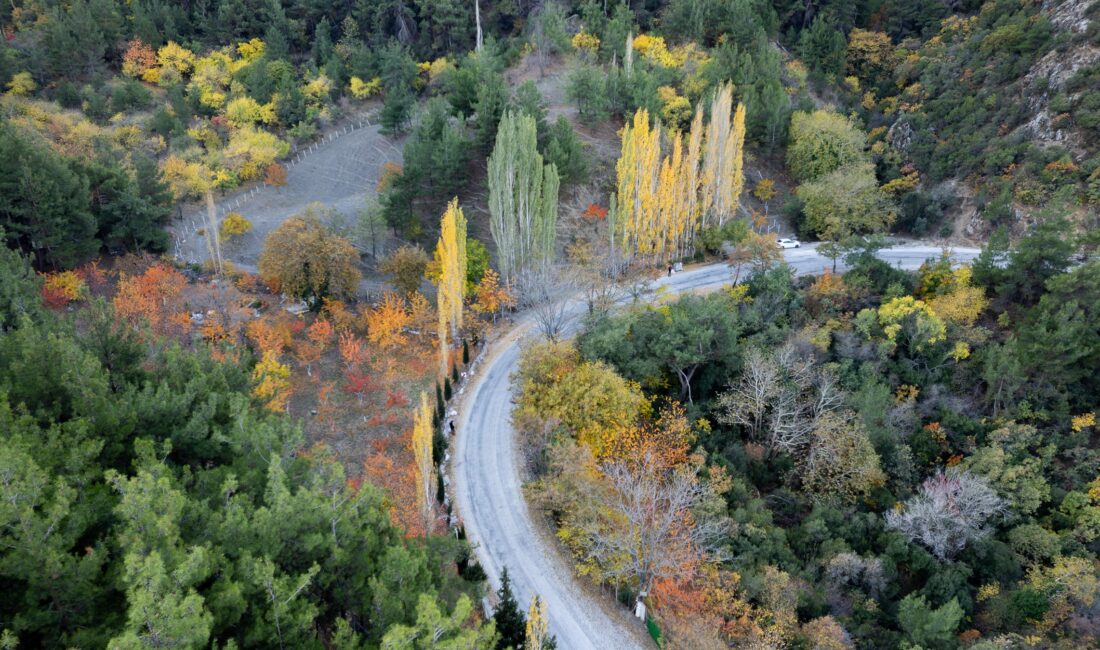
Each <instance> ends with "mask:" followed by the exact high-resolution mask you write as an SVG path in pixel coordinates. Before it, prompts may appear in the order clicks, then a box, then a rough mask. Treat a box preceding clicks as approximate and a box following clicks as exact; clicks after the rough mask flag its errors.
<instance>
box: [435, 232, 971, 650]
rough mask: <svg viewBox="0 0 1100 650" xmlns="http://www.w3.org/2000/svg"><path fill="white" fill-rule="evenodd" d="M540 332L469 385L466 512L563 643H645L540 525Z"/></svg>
mask: <svg viewBox="0 0 1100 650" xmlns="http://www.w3.org/2000/svg"><path fill="white" fill-rule="evenodd" d="M940 252H941V249H940V248H938V247H931V246H921V245H914V246H904V247H896V248H889V249H884V250H882V251H880V252H879V257H881V258H882V259H884V260H886V261H888V262H890V263H891V264H894V265H897V266H899V267H900V268H903V269H916V268H918V267H919V266H920V265H921V263H923V262H924V261H925V260H926V259H928V258H930V257H936V256H938V255H939V254H940ZM978 253H979V251H978V250H977V249H972V248H967V249H954V250H953V251H952V256H953V259H954V260H955V261H957V262H967V261H970V260H972V259H974V258H975V257H976V256H977V254H978ZM784 254H785V257H786V259H787V263H788V264H790V265H791V266H792V267H793V268H794V270H795V273H797V274H799V275H804V274H812V273H819V272H821V270H822V269H824V268H826V267H829V266H831V264H832V262H830V261H829V259H828V258H826V257H824V256H822V255H819V254H818V253H817V251H816V250H815V249H814V248H813V247H804V248H798V249H791V250H787V251H784ZM730 280H731V276H730V271H729V268H728V267H727V266H726V265H725V264H710V265H707V266H701V267H695V268H689V269H686V270H685V271H683V272H681V273H677V274H675V275H673V276H672V277H671V278H667V277H662V278H660V279H659V280H657V281H656V282H655V284H657V285H666V286H667V287H668V289H669V290H670V291H673V292H677V293H679V292H686V291H694V290H702V289H711V288H716V287H719V286H722V285H725V284H729V282H730ZM583 309H584V306H583V305H581V304H577V305H576V306H575V307H574V308H573V310H572V315H573V316H572V318H573V322H572V328H570V329H575V328H576V326H577V323H578V322H579V320H580V318H579V316H580V314H581V313H582V312H583ZM532 336H538V334H537V329H536V327H535V326H534V323H533V322H532V321H531V320H530V318H521V319H519V320H518V322H517V325H516V326H515V327H514V328H513V329H512V331H510V332H508V333H507V334H505V335H504V336H502V337H501V338H500V339H499V340H498V341H497V342H496V343H494V344H493V346H492V347H491V349H489V350H488V351H487V352H486V355H487V356H486V358H485V360H484V362H483V364H482V366H481V369H480V370H479V371H478V374H477V375H476V376H475V377H474V378H472V380H471V383H470V384H469V386H467V388H466V391H464V392H465V393H466V395H465V396H464V400H463V403H462V406H461V407H460V412H459V415H458V419H457V423H458V424H457V426H458V434H457V438H456V440H455V441H454V442H453V447H454V467H453V476H454V480H455V484H456V490H455V500H456V505H457V507H458V512H459V514H460V515H461V517H462V520H463V523H464V524H465V526H466V533H467V535H468V536H469V539H470V541H471V543H473V544H475V546H476V549H477V556H478V559H479V560H480V562H481V565H482V566H483V567H484V568H485V571H486V573H487V574H488V576H489V580H490V584H491V585H492V586H493V588H494V589H496V588H497V587H499V585H500V572H501V569H502V568H503V567H505V566H507V567H508V574H509V576H510V577H511V578H512V586H513V589H514V591H515V594H516V598H517V600H518V601H519V603H520V606H521V607H523V608H526V607H527V604H528V603H530V601H531V598H532V596H533V595H534V594H536V593H537V594H538V595H539V596H540V597H541V598H542V599H543V601H544V602H545V603H546V605H547V610H548V613H549V616H550V631H551V633H553V634H554V635H556V636H557V639H558V647H559V648H562V649H563V650H586V649H589V648H592V649H595V648H600V649H601V650H620V649H621V650H626V649H628V648H640V647H645V645H646V642H645V637H644V631H643V628H642V627H641V625H640V623H637V622H634V621H633V620H632V619H631V618H630V616H629V612H628V611H627V610H626V609H625V608H621V607H618V606H617V605H615V604H613V603H609V602H597V601H596V600H595V598H596V596H593V592H592V590H591V589H585V588H583V587H582V586H581V585H580V583H579V580H580V579H579V578H578V577H577V576H575V575H574V573H573V568H572V563H571V561H570V559H569V558H567V557H565V556H563V555H562V554H561V553H559V550H558V548H557V547H556V546H555V545H554V544H553V542H552V541H549V540H547V539H546V538H545V537H544V536H543V535H542V534H540V529H539V527H540V526H541V524H540V523H536V521H535V518H534V517H535V516H537V513H535V515H534V516H533V514H532V513H531V512H529V511H528V508H527V502H526V501H525V500H524V497H523V491H522V481H521V478H520V465H519V462H520V459H519V457H518V454H517V446H516V434H515V431H514V430H513V428H512V422H511V410H512V385H511V381H510V378H509V377H510V375H511V374H512V373H513V372H515V371H516V369H517V365H518V361H519V351H520V344H521V342H522V341H523V340H525V339H526V338H528V337H532ZM604 600H609V599H604ZM648 645H649V647H652V644H648Z"/></svg>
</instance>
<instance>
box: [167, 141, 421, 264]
mask: <svg viewBox="0 0 1100 650" xmlns="http://www.w3.org/2000/svg"><path fill="white" fill-rule="evenodd" d="M358 125H359V122H355V124H354V125H348V126H344V127H341V128H339V129H338V130H336V131H334V132H332V133H330V135H328V136H326V137H325V139H323V140H322V141H321V142H320V143H318V144H314V145H312V146H311V147H310V146H307V147H305V148H303V149H299V151H298V153H297V154H292V155H291V157H290V159H289V162H288V164H287V171H288V174H287V184H286V186H285V187H278V188H276V187H268V186H261V187H260V188H259V189H258V191H254V190H255V188H250V189H245V190H240V191H238V192H236V193H233V194H228V195H226V196H224V197H221V198H219V200H218V202H217V207H218V215H219V217H224V216H225V215H226V214H228V213H229V212H239V213H241V214H242V215H244V216H245V218H247V219H248V220H249V221H251V222H252V231H251V232H249V233H247V234H246V235H243V236H241V237H239V238H237V240H236V241H233V242H232V243H230V244H228V245H226V246H224V247H223V250H222V254H223V256H224V257H225V258H226V259H227V260H229V261H231V262H233V263H234V264H236V265H237V266H239V267H241V268H242V269H246V270H250V271H254V270H255V268H256V262H257V260H258V259H259V256H260V250H261V249H262V248H263V242H264V238H265V237H267V235H268V233H270V232H271V231H272V230H274V229H275V228H277V227H278V226H279V224H281V223H282V222H283V221H285V220H286V219H288V218H289V217H291V216H293V215H295V214H298V213H300V212H302V211H303V210H304V209H305V208H306V206H308V205H309V204H311V203H315V202H316V203H321V204H323V205H324V206H325V207H328V208H332V209H334V210H336V211H337V212H338V213H340V214H342V215H344V216H345V217H346V218H348V219H354V218H355V216H356V214H357V213H358V211H359V210H361V209H362V208H363V207H364V206H365V205H366V204H367V200H368V198H369V197H373V196H374V195H375V187H376V186H377V184H378V179H379V177H380V175H381V173H382V167H383V165H385V164H386V163H388V162H390V163H397V164H400V163H401V146H402V142H401V140H400V139H399V138H398V139H394V138H390V137H388V136H385V135H383V134H382V133H381V132H380V131H379V127H378V125H377V124H373V122H372V123H370V124H368V122H367V121H365V120H364V122H363V127H362V128H359V126H358ZM352 127H354V128H352ZM345 129H346V132H345ZM182 212H183V217H182V218H180V219H177V220H176V221H175V222H174V223H173V224H172V226H171V228H170V231H171V233H172V235H173V238H174V241H175V248H174V253H175V255H176V257H177V258H179V259H180V260H182V261H184V262H187V263H194V264H201V263H202V262H204V261H206V260H207V259H208V258H209V253H208V252H207V240H206V237H209V236H212V233H204V232H202V228H203V222H202V216H201V215H202V207H201V206H198V205H186V206H183V207H182Z"/></svg>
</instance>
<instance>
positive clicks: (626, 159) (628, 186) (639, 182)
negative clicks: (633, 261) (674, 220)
mask: <svg viewBox="0 0 1100 650" xmlns="http://www.w3.org/2000/svg"><path fill="white" fill-rule="evenodd" d="M660 162H661V127H660V125H655V126H653V127H652V128H651V127H650V124H649V112H648V111H646V110H645V109H639V110H638V111H637V112H635V113H634V119H633V121H632V123H628V124H627V125H625V126H624V127H623V134H622V149H621V152H620V155H619V162H618V163H617V164H616V166H615V169H616V172H617V174H618V181H619V182H618V193H617V197H618V199H617V214H616V223H617V224H618V225H620V226H621V228H622V231H621V234H620V237H619V239H620V242H619V243H620V244H621V245H622V246H623V247H624V249H625V250H627V251H634V252H638V253H641V254H646V253H650V252H652V250H651V246H650V245H649V242H651V241H652V235H653V232H654V229H655V227H656V221H657V214H658V209H657V204H658V200H657V186H658V179H659V176H660Z"/></svg>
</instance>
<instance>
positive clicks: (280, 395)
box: [252, 350, 290, 411]
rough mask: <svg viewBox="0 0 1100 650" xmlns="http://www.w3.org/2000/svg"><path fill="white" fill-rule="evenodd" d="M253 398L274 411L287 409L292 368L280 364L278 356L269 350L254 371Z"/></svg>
mask: <svg viewBox="0 0 1100 650" xmlns="http://www.w3.org/2000/svg"><path fill="white" fill-rule="evenodd" d="M252 382H253V387H252V396H253V397H255V398H256V399H258V400H260V401H261V402H263V403H264V406H266V407H267V408H268V409H270V410H272V411H282V410H285V409H286V403H287V399H289V398H290V368H289V367H288V366H287V365H286V364H283V363H280V362H279V356H278V354H277V353H276V352H275V351H273V350H269V351H267V352H264V356H263V358H262V359H261V360H260V362H259V363H257V364H256V367H255V368H253V369H252Z"/></svg>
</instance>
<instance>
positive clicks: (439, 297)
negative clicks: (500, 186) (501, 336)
mask: <svg viewBox="0 0 1100 650" xmlns="http://www.w3.org/2000/svg"><path fill="white" fill-rule="evenodd" d="M435 261H436V263H437V264H438V265H439V290H438V292H437V294H436V307H437V312H438V316H439V362H440V372H441V373H442V374H444V375H446V374H447V372H448V371H449V370H450V368H448V367H447V363H448V355H447V332H448V330H449V331H450V335H451V338H452V339H453V340H457V338H458V329H459V328H460V327H462V305H463V298H464V297H465V291H466V217H465V215H463V214H462V208H460V207H458V199H457V198H456V199H453V200H452V201H451V202H450V203H448V204H447V210H446V211H445V212H444V213H443V218H442V219H441V220H440V224H439V242H438V243H437V244H436V246H435Z"/></svg>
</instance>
